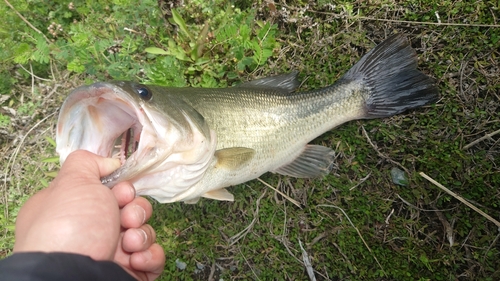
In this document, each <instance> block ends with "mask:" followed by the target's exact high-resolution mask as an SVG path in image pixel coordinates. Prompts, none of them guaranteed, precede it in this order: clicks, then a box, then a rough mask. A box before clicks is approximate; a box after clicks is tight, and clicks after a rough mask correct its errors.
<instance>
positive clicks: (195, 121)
mask: <svg viewBox="0 0 500 281" xmlns="http://www.w3.org/2000/svg"><path fill="white" fill-rule="evenodd" d="M299 86H300V83H299V81H298V79H297V72H291V73H287V74H281V75H275V76H271V77H266V78H261V79H257V80H252V81H249V82H244V83H241V84H239V85H237V86H234V87H229V88H192V87H185V88H175V87H163V86H157V85H145V84H140V83H137V82H131V81H111V82H97V83H94V84H91V85H87V86H81V87H79V88H76V89H74V90H73V91H72V92H71V93H70V94H69V96H68V97H67V98H66V100H65V101H64V103H63V105H62V107H61V109H60V112H59V118H58V122H57V128H56V144H57V146H56V151H57V153H58V154H59V155H60V162H61V163H64V160H65V159H66V157H67V156H68V154H69V153H71V152H72V151H75V150H78V149H84V150H88V151H90V152H93V153H95V154H98V155H101V156H103V157H115V158H119V159H120V161H121V163H122V165H121V167H120V168H118V169H117V170H116V171H114V172H113V173H111V174H110V175H108V176H105V177H103V178H101V181H102V183H103V184H104V185H106V186H108V187H110V188H111V187H113V186H114V185H116V184H117V183H119V182H122V181H130V182H131V183H132V184H133V185H134V187H135V189H136V194H137V195H144V196H150V197H152V198H154V199H156V200H157V201H158V202H160V203H172V202H178V201H181V202H185V203H196V202H198V200H199V199H200V198H201V197H204V198H209V199H216V200H223V201H233V200H234V196H233V194H231V193H230V192H229V191H228V190H227V187H230V186H234V185H237V184H241V183H244V182H247V181H250V180H252V179H255V178H257V177H259V176H261V175H262V174H264V173H267V172H272V173H277V174H281V175H286V176H291V177H297V178H320V177H324V176H325V175H327V174H329V173H330V172H331V170H332V168H333V166H334V162H335V151H334V150H333V149H332V148H330V147H325V146H321V145H317V144H310V142H311V141H312V140H314V139H315V138H317V137H318V136H320V135H322V134H323V133H325V132H327V131H330V130H332V129H333V128H335V127H337V126H339V125H341V124H343V123H345V122H349V121H352V120H357V119H373V118H386V117H390V116H393V115H395V114H400V113H403V112H405V111H407V110H412V109H415V108H418V107H421V106H424V105H427V104H430V103H433V102H435V101H437V99H438V97H439V93H438V88H437V86H436V85H435V83H434V80H433V79H431V78H430V77H429V76H427V75H425V74H424V73H423V72H421V71H419V70H418V69H417V53H416V51H415V50H414V49H413V48H412V47H411V45H410V42H409V41H408V39H407V38H406V37H405V36H404V35H402V34H394V35H392V36H390V37H388V38H387V39H386V40H384V41H383V42H382V43H380V44H379V45H377V46H376V47H375V48H373V49H372V50H370V51H369V52H368V53H367V54H365V55H364V56H363V57H362V58H361V59H360V60H359V61H358V62H357V63H356V64H355V65H354V66H352V67H351V69H350V70H348V71H347V72H346V73H345V74H344V75H343V76H342V77H341V78H340V79H338V81H336V82H335V83H334V84H331V85H329V86H326V87H324V88H320V89H315V90H310V91H303V92H300V91H297V88H298V87H299Z"/></svg>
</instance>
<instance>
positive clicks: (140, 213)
mask: <svg viewBox="0 0 500 281" xmlns="http://www.w3.org/2000/svg"><path fill="white" fill-rule="evenodd" d="M134 207H135V213H136V214H137V217H138V218H139V219H140V220H141V224H144V222H146V210H144V209H143V208H142V207H141V206H139V205H134Z"/></svg>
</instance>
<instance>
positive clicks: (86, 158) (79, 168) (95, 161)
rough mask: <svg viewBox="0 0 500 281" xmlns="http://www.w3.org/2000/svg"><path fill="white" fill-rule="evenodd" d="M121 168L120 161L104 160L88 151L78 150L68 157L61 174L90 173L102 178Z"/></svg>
mask: <svg viewBox="0 0 500 281" xmlns="http://www.w3.org/2000/svg"><path fill="white" fill-rule="evenodd" d="M120 166H121V165H120V160H119V159H114V158H104V157H102V156H99V155H96V154H94V153H92V152H89V151H86V150H76V151H74V152H72V153H70V154H69V155H68V157H67V158H66V161H65V162H64V164H63V166H62V167H61V172H64V173H71V172H77V173H90V174H92V175H93V176H97V177H99V178H100V177H103V176H107V175H109V174H111V173H112V172H113V171H115V170H116V169H118V168H120Z"/></svg>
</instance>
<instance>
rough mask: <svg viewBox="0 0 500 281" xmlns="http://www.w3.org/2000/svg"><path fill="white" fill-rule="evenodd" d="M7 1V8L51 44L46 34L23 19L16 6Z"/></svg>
mask: <svg viewBox="0 0 500 281" xmlns="http://www.w3.org/2000/svg"><path fill="white" fill-rule="evenodd" d="M4 1H5V4H7V6H9V7H10V8H11V9H12V10H13V11H14V13H16V14H17V16H18V17H19V18H21V19H22V20H23V21H24V22H25V23H26V24H27V25H28V26H29V27H31V28H32V29H33V30H34V31H36V32H37V33H39V34H42V36H43V38H45V41H47V43H49V44H50V40H49V38H47V36H45V34H43V32H41V31H40V30H39V29H38V28H36V27H34V26H33V25H32V24H31V23H30V22H29V21H28V20H27V19H26V18H25V17H23V15H21V13H19V12H18V11H17V10H16V9H15V8H14V6H12V4H10V3H9V1H7V0H4Z"/></svg>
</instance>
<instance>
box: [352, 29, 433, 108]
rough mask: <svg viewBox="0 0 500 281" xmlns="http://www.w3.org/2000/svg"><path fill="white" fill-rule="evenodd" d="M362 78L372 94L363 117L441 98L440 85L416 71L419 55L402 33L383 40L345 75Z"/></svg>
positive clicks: (412, 106)
mask: <svg viewBox="0 0 500 281" xmlns="http://www.w3.org/2000/svg"><path fill="white" fill-rule="evenodd" d="M344 79H345V80H344ZM360 79H361V80H362V82H361V83H362V84H363V85H364V86H365V87H366V88H367V89H368V90H369V93H370V94H369V97H368V99H367V101H366V115H365V117H364V118H381V117H388V116H392V115H395V114H398V113H401V112H403V111H405V110H408V109H412V108H416V107H419V106H422V105H425V104H428V103H431V102H434V101H436V100H437V98H438V89H437V87H436V86H435V85H434V83H433V81H432V80H431V79H430V78H429V77H428V76H426V75H425V74H423V73H422V72H420V71H419V70H417V54H416V52H415V50H413V49H412V48H411V46H410V44H409V42H408V40H407V39H406V37H404V36H403V35H400V34H395V35H393V36H391V37H389V38H388V39H386V40H385V41H384V42H382V43H380V44H379V45H378V46H376V47H375V48H374V49H372V50H371V51H370V52H368V53H367V54H366V55H365V56H363V57H362V58H361V60H360V61H359V62H358V63H357V64H356V65H354V66H353V67H352V68H351V69H350V70H349V71H348V72H347V73H346V74H345V75H344V76H343V77H342V80H344V81H346V80H347V81H353V80H358V81H359V80H360Z"/></svg>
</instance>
